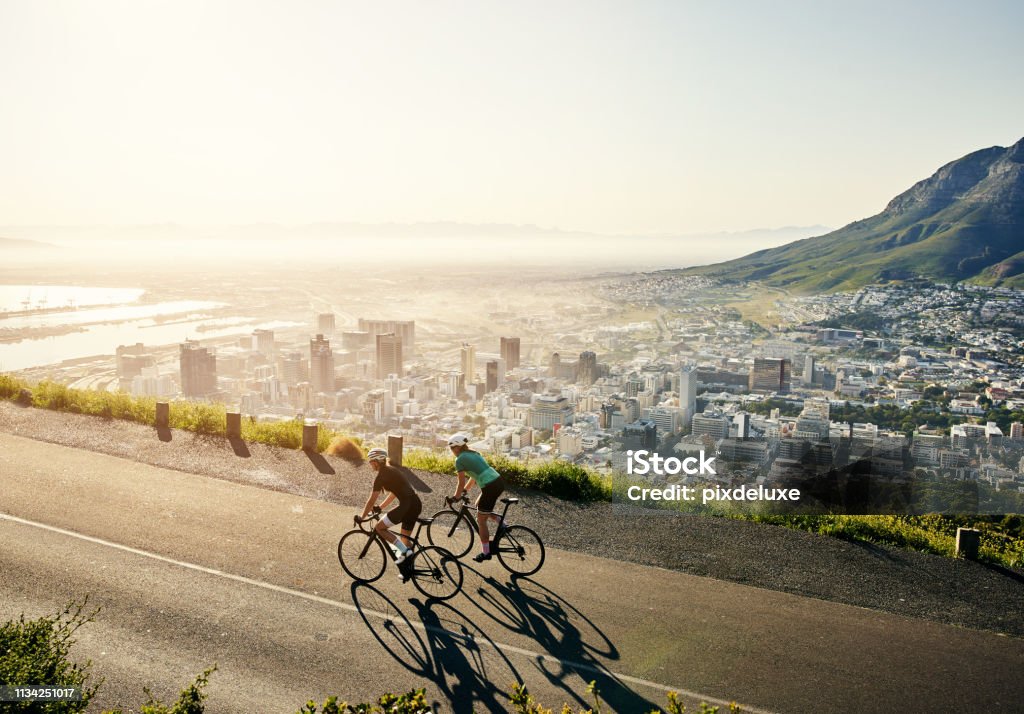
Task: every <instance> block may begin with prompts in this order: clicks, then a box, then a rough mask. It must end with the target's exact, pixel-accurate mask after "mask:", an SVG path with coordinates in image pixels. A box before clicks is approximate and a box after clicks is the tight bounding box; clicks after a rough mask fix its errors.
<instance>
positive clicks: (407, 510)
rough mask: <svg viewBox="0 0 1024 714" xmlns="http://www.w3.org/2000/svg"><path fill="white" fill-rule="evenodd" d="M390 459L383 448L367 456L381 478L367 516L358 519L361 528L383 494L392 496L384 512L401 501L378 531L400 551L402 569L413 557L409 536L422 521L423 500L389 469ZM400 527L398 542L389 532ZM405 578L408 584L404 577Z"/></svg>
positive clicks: (369, 501) (376, 481) (383, 505)
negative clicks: (418, 520) (393, 503)
mask: <svg viewBox="0 0 1024 714" xmlns="http://www.w3.org/2000/svg"><path fill="white" fill-rule="evenodd" d="M387 458H388V452H387V451H385V450H384V449H381V448H376V449H370V453H369V454H367V455H366V459H367V461H369V462H370V468H372V469H373V470H374V472H375V473H376V474H377V476H376V478H375V479H374V480H373V488H372V490H371V491H370V497H369V498H368V499H366V505H365V506H364V507H363V515H362V516H361V517H359V516H357V520H356V523H357V524H358V522H359V520H361V519H364V518H366V517H367V516H369V515H370V511H372V510H373V506H374V504H376V503H377V499H378V498H380V494H381V491H387V492H388V495H387V496H386V497H385V498H384V500H383V501H381V503H380V508H381V510H383V509H384V508H387V506H389V505H390V504H391V502H392V501H394V500H395V499H398V506H396V507H395V508H393V509H391V510H390V511H388V513H387V514H385V515H384V516H383V517H381V519H380V520H379V521H378V522H377V525H376V526H375V528H376V530H377V533H378V534H380V537H381V538H383V539H384V540H385V541H387V542H388V543H389V544H391V546H392V547H393V548H394V549H395V550H396V551H397V554H396V557H395V563H396V564H397V565H401V564H402V563H403V562H405V559H406V558H408V557H409V556H410V555H412V549H411V548H410V547H409V544H410V543H411V541H410V540H409V536H410V535H411V534H412V529H413V528H414V527H415V526H416V519H417V518H418V517H419V515H420V511H422V510H423V504H422V502H421V501H420V497H419V496H417V495H416V492H415V491H414V490H413V488H412V486H411V485H410V484H409V481H408V479H406V478H405V474H403V473H402V472H401V471H399V470H398V469H396V468H395V467H394V466H391V465H389V464H388V463H387ZM398 524H401V525H402V537H401V538H398V537H397V536H396V535H395V534H394V533H392V532H391V531H390V530H389V528H391V527H392V526H397V525H398ZM401 571H402V569H401V568H399V572H401ZM402 575H403V580H404V573H402Z"/></svg>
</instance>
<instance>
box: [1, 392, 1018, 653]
mask: <svg viewBox="0 0 1024 714" xmlns="http://www.w3.org/2000/svg"><path fill="white" fill-rule="evenodd" d="M0 431H2V432H7V433H11V434H18V435H22V436H26V437H29V438H33V439H41V440H45V441H50V442H53V443H59V444H65V445H68V446H76V447H81V448H86V449H90V450H94V451H99V452H102V453H106V454H111V455H115V456H121V457H124V458H128V459H132V460H135V461H138V462H140V463H148V464H151V465H154V466H163V467H166V468H172V469H176V470H180V471H185V472H188V473H195V474H203V475H207V476H213V477H216V478H219V479H225V480H229V481H234V482H236V483H245V484H250V485H254V486H259V487H260V488H265V489H269V490H274V491H279V492H284V493H291V494H294V495H300V496H306V497H309V498H314V499H318V500H323V501H326V502H331V503H338V504H346V505H351V506H362V504H363V503H364V502H365V500H366V495H367V492H368V489H369V486H370V484H371V483H372V472H371V471H370V469H369V467H368V466H365V465H353V464H350V463H348V462H346V461H344V460H343V459H339V458H335V457H331V456H325V457H322V456H319V455H306V454H304V453H302V452H299V451H292V450H286V449H276V448H273V447H268V446H264V445H262V444H247V445H246V444H240V443H236V444H231V443H229V442H228V441H227V440H226V439H223V438H219V437H204V436H198V435H196V434H191V433H187V432H178V431H171V432H167V433H165V434H163V435H162V437H158V435H157V434H156V433H155V431H154V430H153V429H152V428H151V427H146V426H142V425H139V424H132V423H127V422H121V421H111V420H104V419H100V418H96V417H87V416H80V415H74V414H61V413H57V412H50V411H46V410H39V409H25V408H22V407H18V406H15V405H14V404H11V403H9V402H0ZM161 438H162V439H164V440H161ZM413 476H414V484H415V486H416V488H417V489H418V490H419V492H420V495H421V497H422V498H423V501H424V513H425V514H430V513H433V512H435V511H437V510H439V509H440V508H442V506H443V503H442V499H443V497H444V496H445V495H447V494H450V493H452V491H453V490H454V478H452V477H448V476H444V475H437V474H432V473H429V472H422V471H416V472H414V474H413ZM517 495H521V496H523V500H522V503H521V504H520V505H519V506H516V507H515V509H514V511H513V512H512V513H513V520H515V521H517V522H519V523H523V524H524V525H528V526H531V527H533V528H534V529H536V530H537V531H538V532H540V533H542V534H543V536H544V539H545V542H546V543H548V544H550V545H553V546H556V547H558V548H562V549H565V550H570V551H575V552H580V553H588V554H590V555H597V556H601V557H607V558H612V559H616V560H622V561H627V562H632V563H638V564H642V565H653V566H657V567H660V568H666V569H669V570H676V571H679V572H684V573H690V574H692V575H701V576H706V577H712V578H716V579H720V580H727V581H730V582H735V583H742V584H747V585H753V586H755V587H759V588H765V589H770V590H777V591H780V592H788V593H792V594H796V595H803V596H807V597H814V598H820V599H824V600H830V601H834V602H841V603H846V604H849V605H856V606H858V607H866V608H871V609H875V610H881V611H884V612H890V613H894V614H899V615H906V616H909V617H915V618H923V619H928V620H933V621H936V622H943V623H947V624H952V625H957V626H960V627H969V628H973V629H984V630H991V631H995V632H1000V633H1006V634H1010V635H1014V636H1016V637H1024V571H1022V570H1016V571H1012V570H1008V569H1004V568H998V567H994V566H986V565H983V564H980V563H972V562H967V561H963V560H953V559H950V558H943V557H939V556H934V555H931V554H927V553H915V552H911V551H905V550H900V549H897V548H890V547H886V546H875V545H869V544H865V543H850V542H846V541H841V540H838V539H835V538H829V537H826V536H820V535H816V534H813V533H805V532H799V531H794V530H790V529H786V528H780V527H776V526H766V525H761V524H757V523H750V522H746V521H735V520H731V519H725V518H709V517H701V516H691V515H684V514H667V513H664V512H660V513H657V514H656V515H648V516H646V517H645V516H644V515H639V514H638V513H637V512H636V511H635V510H628V509H627V508H626V507H624V506H618V505H614V506H613V505H611V504H606V503H602V504H579V503H572V502H566V501H562V500H559V499H556V498H552V497H549V496H545V495H543V494H538V493H535V492H525V493H519V494H517ZM648 513H650V512H648Z"/></svg>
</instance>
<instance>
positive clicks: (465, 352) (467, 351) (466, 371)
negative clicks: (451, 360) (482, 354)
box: [461, 342, 476, 385]
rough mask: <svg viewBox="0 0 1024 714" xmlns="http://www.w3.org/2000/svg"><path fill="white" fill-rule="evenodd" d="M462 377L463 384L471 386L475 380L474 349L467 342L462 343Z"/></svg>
mask: <svg viewBox="0 0 1024 714" xmlns="http://www.w3.org/2000/svg"><path fill="white" fill-rule="evenodd" d="M461 356H462V376H463V379H464V380H465V384H467V385H468V384H473V382H474V380H475V379H476V348H475V347H473V345H471V344H469V343H468V342H463V343H462V355H461Z"/></svg>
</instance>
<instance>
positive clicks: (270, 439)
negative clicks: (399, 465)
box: [0, 374, 1024, 568]
mask: <svg viewBox="0 0 1024 714" xmlns="http://www.w3.org/2000/svg"><path fill="white" fill-rule="evenodd" d="M0 399H6V400H10V401H15V402H19V403H23V404H25V405H26V406H35V407H38V408H41V409H51V410H54V411H61V412H70V413H74V414H88V415H93V416H99V417H103V418H106V419H123V420H126V421H132V422H137V423H140V424H147V425H150V426H152V425H155V424H156V400H155V399H152V398H148V397H132V396H131V395H129V394H126V393H124V392H97V391H91V390H82V389H72V388H70V387H67V386H65V385H62V384H57V383H55V382H40V383H39V384H35V385H29V384H28V383H27V382H24V381H23V380H20V379H17V378H15V377H12V376H10V375H4V374H0ZM225 414H226V409H225V407H224V406H223V405H217V404H205V403H200V402H171V405H170V415H169V417H170V418H169V422H170V426H171V427H172V428H176V429H184V430H188V431H192V432H195V433H199V434H210V435H218V436H224V435H225V432H226V419H225ZM302 426H303V425H302V421H301V420H291V421H285V422H272V423H268V422H256V421H253V420H251V419H242V439H243V440H245V441H247V442H252V443H261V444H268V445H270V446H277V447H281V448H286V449H298V448H300V447H301V446H302ZM344 439H348V440H349V441H350V442H351V443H352V444H353V445H354V446H355V447H356V448H357V449H361V448H362V447H363V445H362V444H361V443H360V442H359V440H358V439H354V438H352V437H345V436H344V435H342V434H339V433H338V432H335V431H332V430H330V429H325V428H322V427H321V428H320V430H319V436H318V443H317V450H318V451H326V450H327V449H328V448H329V447H330V445H331V443H332V442H336V443H337V442H338V441H339V440H344ZM488 459H489V461H490V463H491V465H492V466H494V468H495V469H497V470H498V472H499V473H501V474H502V475H503V476H505V477H506V478H507V479H508V480H509V482H510V483H511V484H513V485H515V486H518V487H520V488H526V489H532V490H536V491H540V492H542V493H546V494H549V495H551V496H555V497H556V498H561V499H565V500H571V501H605V502H606V501H610V500H611V499H612V480H611V479H610V478H608V477H605V476H602V475H601V474H597V473H595V472H593V471H590V470H588V469H585V468H583V467H581V466H577V465H576V464H570V463H566V462H562V461H554V462H544V463H540V464H528V463H524V462H522V461H518V460H515V459H510V458H508V457H506V456H502V455H494V456H490V455H489V456H488ZM403 461H404V464H405V465H406V466H408V467H410V468H418V469H422V470H424V471H432V472H435V473H440V474H451V473H452V472H453V471H454V468H455V462H454V459H452V457H451V456H450V455H448V454H445V453H438V452H434V451H429V450H415V449H414V450H410V451H407V452H406V454H405V455H404V459H403ZM708 515H727V516H728V517H731V518H738V519H742V520H751V521H755V522H758V523H766V524H771V525H778V526H784V527H787V528H795V529H798V530H804V531H809V532H812V533H818V534H821V535H827V536H832V537H836V538H843V539H846V540H851V541H864V542H869V543H878V544H883V545H891V546H895V547H898V548H905V549H909V550H918V551H922V552H925V553H933V554H936V555H941V556H945V557H953V556H954V554H955V552H956V529H957V528H958V527H971V528H977V529H979V530H980V531H981V548H980V553H979V557H980V559H981V560H982V561H984V562H989V563H994V564H996V565H1001V566H1004V567H1015V568H1020V567H1024V524H1022V518H1021V517H1020V516H1018V515H1009V516H1005V517H982V516H945V515H934V514H933V515H923V516H846V515H820V516H781V515H778V516H776V515H772V516H769V515H756V514H746V513H728V512H721V513H719V512H714V511H710V512H709V513H708Z"/></svg>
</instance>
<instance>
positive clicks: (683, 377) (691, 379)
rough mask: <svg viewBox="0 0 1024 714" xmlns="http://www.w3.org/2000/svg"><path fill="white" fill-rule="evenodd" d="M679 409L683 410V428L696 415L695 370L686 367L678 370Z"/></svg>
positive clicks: (692, 367) (688, 366)
mask: <svg viewBox="0 0 1024 714" xmlns="http://www.w3.org/2000/svg"><path fill="white" fill-rule="evenodd" d="M679 408H680V409H682V410H683V422H684V427H685V426H689V424H690V422H691V421H693V415H694V414H696V413H697V368H696V367H694V366H693V365H687V366H686V367H683V368H682V369H681V370H679Z"/></svg>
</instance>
